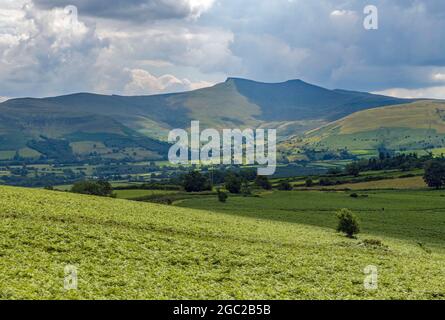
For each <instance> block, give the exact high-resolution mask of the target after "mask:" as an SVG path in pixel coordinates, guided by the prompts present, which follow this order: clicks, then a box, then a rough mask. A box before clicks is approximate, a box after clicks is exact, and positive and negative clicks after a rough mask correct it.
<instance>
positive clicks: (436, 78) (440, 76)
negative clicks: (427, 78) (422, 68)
mask: <svg viewBox="0 0 445 320" xmlns="http://www.w3.org/2000/svg"><path fill="white" fill-rule="evenodd" d="M433 80H434V81H445V73H435V74H433Z"/></svg>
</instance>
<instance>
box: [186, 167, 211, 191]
mask: <svg viewBox="0 0 445 320" xmlns="http://www.w3.org/2000/svg"><path fill="white" fill-rule="evenodd" d="M182 186H183V187H184V190H185V191H186V192H201V191H210V190H212V186H211V185H210V181H209V179H208V178H207V177H206V176H204V175H203V174H201V172H199V171H191V172H189V173H187V174H186V175H184V176H183V177H182Z"/></svg>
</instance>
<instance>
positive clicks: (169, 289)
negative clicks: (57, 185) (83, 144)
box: [0, 187, 445, 299]
mask: <svg viewBox="0 0 445 320" xmlns="http://www.w3.org/2000/svg"><path fill="white" fill-rule="evenodd" d="M279 195H283V194H282V193H280V194H279ZM307 195H311V196H310V197H308V196H305V195H301V196H299V195H297V194H295V197H291V198H289V197H288V195H287V194H286V199H289V200H288V202H284V201H283V198H280V196H278V198H276V196H266V197H265V198H264V199H261V198H260V199H250V198H249V199H241V198H239V199H238V198H237V199H234V198H233V199H232V198H231V199H229V202H228V203H227V204H226V205H224V206H223V205H222V204H219V203H217V202H216V201H215V200H214V199H213V198H212V199H201V200H196V201H199V204H200V205H201V206H205V207H207V208H208V209H210V208H212V209H213V208H215V210H216V211H224V212H225V213H229V214H228V215H227V214H222V213H216V212H209V211H199V210H190V209H184V208H177V207H171V206H159V205H154V204H148V203H137V202H130V201H125V200H115V199H103V198H95V197H87V196H80V195H73V194H66V193H58V192H48V191H41V190H27V189H18V188H7V187H0V217H1V219H0V239H1V240H0V244H1V247H0V256H1V259H0V297H1V298H36V299H45V298H125V299H134V298H138V299H141V298H148V299H150V298H161V299H163V298H174V299H176V298H220V299H231V298H246V299H251V298H272V299H278V298H289V299H299V298H314V299H321V298H337V299H338V298H443V297H445V290H444V287H443V282H442V280H443V271H444V270H443V265H444V262H445V256H444V252H443V250H442V251H441V250H439V249H437V247H436V246H432V248H433V250H432V253H427V252H425V251H424V250H422V249H421V248H420V247H419V246H417V245H415V244H413V243H412V241H411V240H409V236H410V232H420V233H422V232H423V233H427V234H428V235H429V238H428V239H430V238H431V239H436V240H437V241H439V242H441V244H442V245H443V238H442V240H440V239H441V238H440V237H441V234H442V233H441V232H440V230H443V219H442V218H441V216H439V214H438V213H434V212H422V219H420V218H419V219H418V220H419V221H417V222H418V223H419V224H418V226H417V228H415V229H414V228H413V227H411V228H410V227H409V225H408V224H407V223H408V222H411V221H412V219H414V216H415V212H412V211H409V210H408V211H406V212H407V213H406V215H407V216H406V217H405V218H404V219H401V220H397V223H399V224H400V225H401V226H402V227H400V226H399V228H398V229H400V233H403V234H405V236H406V237H407V238H408V240H406V239H405V240H401V239H398V238H397V237H389V236H387V235H382V238H383V240H384V242H385V244H387V245H388V246H389V249H383V248H370V247H366V246H364V245H361V244H360V242H359V241H357V240H349V239H346V238H344V237H342V236H340V235H337V234H336V233H335V232H334V231H333V230H332V228H330V227H331V224H332V223H333V221H332V218H330V217H331V211H332V210H334V209H336V208H337V207H339V206H344V204H343V203H341V202H337V203H334V202H329V201H331V200H333V199H332V198H330V196H329V195H327V196H326V203H328V202H329V203H330V205H329V210H326V211H322V212H320V211H317V210H315V211H313V212H311V211H310V210H309V207H308V206H309V205H313V204H314V203H318V202H317V201H315V198H314V196H313V194H307ZM382 197H383V198H382V199H381V200H382V201H385V203H387V205H386V206H387V207H388V208H389V207H391V206H393V205H395V204H394V203H395V202H394V199H391V196H390V195H387V196H384V195H383V196H382ZM386 197H387V198H386ZM410 197H411V202H409V201H406V202H405V204H404V205H408V204H409V203H411V204H413V200H415V197H416V196H415V195H411V196H408V198H410ZM430 198H431V199H434V202H432V200H430ZM310 199H312V201H315V202H311V200H310ZM323 199H325V196H323ZM417 200H418V199H417ZM193 201H195V200H193ZM360 201H361V200H360ZM365 201H369V200H365ZM238 202H239V203H238ZM425 202H428V203H429V205H430V207H431V203H434V205H433V206H432V207H435V206H436V205H439V204H438V203H436V199H435V197H434V194H431V195H427V194H425V200H424V201H423V202H419V201H414V204H415V205H414V207H413V208H418V207H419V206H424V205H425ZM326 203H325V204H326ZM348 203H350V201H349V200H348ZM356 203H357V204H356V205H355V206H362V205H363V203H362V204H361V205H359V202H356ZM195 204H196V203H195ZM241 205H242V206H241ZM367 205H368V206H370V208H374V207H376V206H378V204H377V203H375V204H373V202H369V203H367ZM263 206H264V211H262V212H263V213H264V214H265V215H263V216H262V214H255V212H258V211H259V208H262V207H263ZM300 206H301V208H303V209H302V210H301V211H295V212H294V214H295V216H297V214H296V213H297V212H300V213H301V214H302V215H303V216H307V217H310V216H312V217H313V219H317V217H322V216H323V217H327V219H326V220H327V222H326V223H325V225H321V226H316V223H312V224H313V226H310V225H308V224H311V223H306V222H304V223H305V224H299V223H297V222H298V219H297V220H295V219H294V220H292V219H281V218H278V219H277V217H267V215H271V214H272V213H273V212H275V213H276V212H280V214H282V215H283V216H284V215H286V214H289V213H288V212H285V211H282V209H283V207H285V208H288V209H289V208H296V207H300ZM355 206H354V207H355ZM304 208H306V209H304ZM241 211H242V212H241ZM389 213H390V211H389ZM238 214H240V215H248V216H250V217H241V216H239V215H238ZM369 215H370V216H371V218H370V219H372V220H373V221H374V223H375V224H376V225H377V224H380V225H382V222H381V221H380V220H381V219H385V221H386V222H388V226H389V227H390V228H393V226H392V224H393V223H394V220H391V219H390V218H389V217H387V216H386V215H383V214H381V213H378V212H377V211H372V210H370V211H369ZM273 220H276V221H273ZM301 222H303V221H301ZM429 223H431V224H432V225H431V226H430V225H429ZM366 225H367V224H366ZM416 230H417V231H416ZM365 231H366V232H368V230H365ZM430 242H433V240H431V241H428V244H429V243H430ZM67 264H74V265H76V266H77V267H78V269H79V289H78V290H77V291H69V292H65V291H64V290H63V270H64V267H65V265H67ZM369 264H374V265H377V266H379V268H380V270H381V276H380V289H379V290H378V291H374V292H373V291H365V290H364V289H363V279H364V274H363V268H364V267H366V266H367V265H369Z"/></svg>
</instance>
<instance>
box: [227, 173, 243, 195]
mask: <svg viewBox="0 0 445 320" xmlns="http://www.w3.org/2000/svg"><path fill="white" fill-rule="evenodd" d="M241 184H242V180H241V178H240V177H239V176H238V175H237V174H234V173H229V174H228V175H226V177H225V187H226V189H227V191H229V192H230V193H240V192H241Z"/></svg>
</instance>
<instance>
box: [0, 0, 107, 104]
mask: <svg viewBox="0 0 445 320" xmlns="http://www.w3.org/2000/svg"><path fill="white" fill-rule="evenodd" d="M11 15H12V16H14V19H10V17H11ZM0 25H1V27H2V28H1V29H0V83H1V84H2V85H1V90H2V92H0V93H3V94H5V93H6V94H7V95H16V96H20V95H28V94H29V93H30V92H41V93H42V94H46V93H51V92H52V91H53V90H54V92H57V91H58V90H57V89H59V87H60V86H64V85H66V86H71V90H76V89H81V88H82V87H85V88H87V86H88V82H87V81H85V80H86V79H84V80H82V81H79V79H81V78H83V77H84V75H85V70H89V68H90V67H91V65H92V64H94V62H95V61H96V57H97V55H98V52H99V51H100V50H101V49H102V48H103V47H104V46H106V44H105V43H104V42H103V41H101V40H99V39H98V37H97V35H96V34H95V30H94V28H90V27H87V26H86V25H85V24H84V23H82V22H80V21H78V20H77V19H73V16H71V15H70V13H68V12H65V10H64V9H53V10H50V11H40V10H36V8H35V7H34V6H33V5H32V4H26V5H23V3H20V2H17V3H16V7H12V5H11V6H10V8H8V9H7V11H6V14H5V11H3V10H0Z"/></svg>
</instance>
